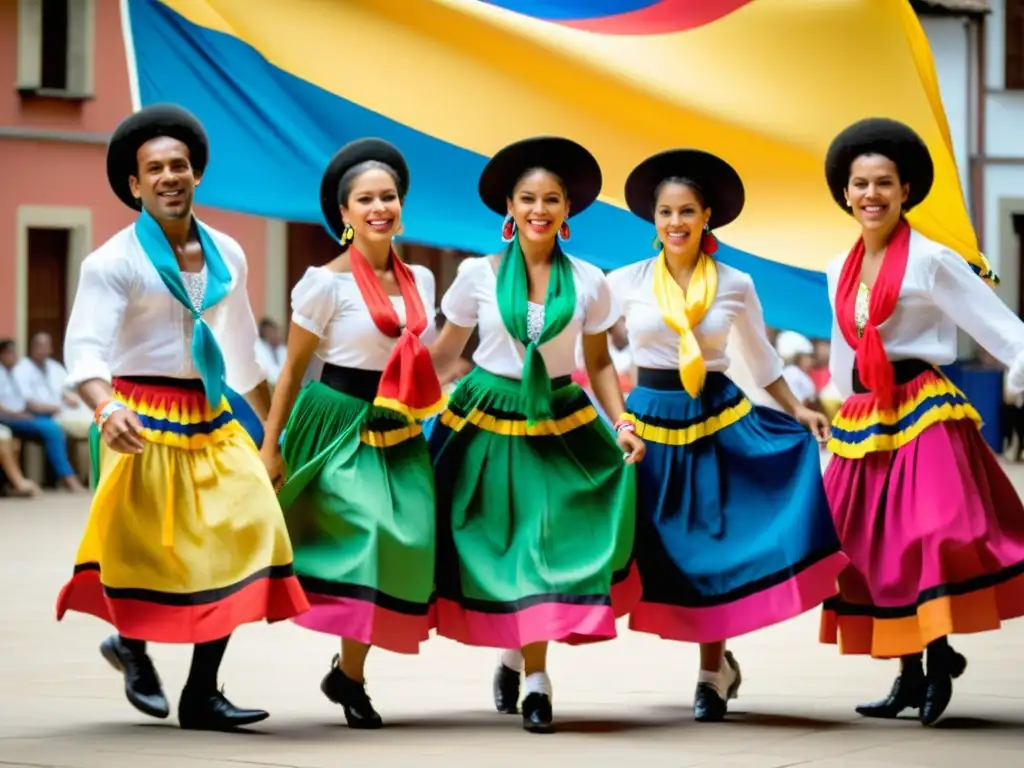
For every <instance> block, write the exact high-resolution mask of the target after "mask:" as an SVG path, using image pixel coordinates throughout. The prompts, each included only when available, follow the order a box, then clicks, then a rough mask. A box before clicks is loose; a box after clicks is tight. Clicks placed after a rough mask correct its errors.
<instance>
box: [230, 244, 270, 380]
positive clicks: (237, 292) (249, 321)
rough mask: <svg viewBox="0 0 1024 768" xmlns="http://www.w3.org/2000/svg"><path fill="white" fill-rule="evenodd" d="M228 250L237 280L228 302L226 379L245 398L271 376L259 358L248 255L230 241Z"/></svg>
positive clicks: (257, 330) (257, 333)
mask: <svg viewBox="0 0 1024 768" xmlns="http://www.w3.org/2000/svg"><path fill="white" fill-rule="evenodd" d="M228 246H229V247H230V251H231V253H232V256H233V257H234V258H233V262H234V266H235V270H236V277H235V284H234V285H233V286H232V287H231V292H230V293H229V294H228V295H227V297H226V298H225V299H224V301H225V302H226V306H225V309H226V310H227V312H226V315H227V317H226V323H225V326H224V328H225V331H226V334H227V335H228V336H229V337H230V340H229V341H228V343H227V344H221V349H222V350H223V352H224V374H225V376H224V377H225V379H227V383H228V386H229V387H231V388H232V389H233V390H235V392H238V393H239V394H240V395H244V394H246V393H247V392H252V390H254V389H256V387H258V386H259V385H260V383H261V382H263V381H264V380H265V379H266V378H267V375H266V372H265V371H264V370H263V366H261V365H260V363H259V359H258V358H257V357H256V342H257V341H258V340H259V328H258V327H257V326H256V317H255V316H254V315H253V312H252V304H251V303H250V302H249V287H248V284H249V266H248V264H247V263H246V260H245V251H243V250H242V246H241V245H239V244H238V243H237V242H235V241H234V240H228ZM225 250H227V249H225Z"/></svg>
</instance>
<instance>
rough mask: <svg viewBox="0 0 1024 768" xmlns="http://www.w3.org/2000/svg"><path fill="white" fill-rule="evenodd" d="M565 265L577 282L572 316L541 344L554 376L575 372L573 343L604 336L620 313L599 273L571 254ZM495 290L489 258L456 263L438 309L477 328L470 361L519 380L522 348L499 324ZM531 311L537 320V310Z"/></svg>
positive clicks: (459, 322)
mask: <svg viewBox="0 0 1024 768" xmlns="http://www.w3.org/2000/svg"><path fill="white" fill-rule="evenodd" d="M569 263H570V264H571V266H572V275H573V279H574V280H575V282H576V312H575V314H574V315H573V318H572V320H571V321H570V322H569V324H568V325H567V326H566V327H565V328H564V329H563V330H562V332H561V333H560V334H558V336H556V337H555V338H553V339H551V340H550V341H548V342H546V343H544V344H542V345H541V346H540V353H541V356H542V357H543V358H544V364H545V366H547V369H548V375H549V376H551V377H552V378H555V377H558V376H568V375H570V374H571V373H572V372H573V368H574V367H575V362H576V340H577V339H578V338H579V336H580V334H581V333H582V334H587V335H591V334H598V333H605V332H607V331H608V329H609V328H611V327H612V326H613V325H615V321H616V320H618V318H619V314H620V313H619V308H618V305H617V304H616V302H615V299H614V298H613V297H612V293H611V290H610V289H609V287H608V282H607V281H606V280H605V277H604V274H603V273H602V272H601V270H600V269H598V268H597V267H595V266H594V265H593V264H588V263H587V262H585V261H582V260H580V259H577V258H575V257H573V256H569ZM497 288H498V275H497V272H496V271H495V267H494V264H493V259H491V258H490V257H487V258H473V259H467V260H466V261H464V262H462V264H460V265H459V272H458V274H457V275H456V277H455V281H454V282H453V283H452V286H451V288H449V289H448V291H447V292H446V293H445V295H444V298H443V299H442V300H441V311H442V312H443V313H444V316H445V317H446V318H447V319H448V320H449V321H450V322H452V323H455V325H459V326H462V327H463V328H472V327H473V326H475V325H479V330H480V344H479V345H478V346H477V348H476V352H475V353H473V362H474V363H476V364H477V365H478V366H480V367H481V368H483V369H484V370H485V371H489V372H490V373H494V374H497V375H498V376H505V377H507V378H510V379H521V378H522V377H523V355H524V354H525V351H526V350H525V347H524V345H523V344H521V343H520V342H518V341H516V340H515V339H513V338H512V336H511V335H509V332H508V331H507V330H506V328H505V324H504V323H503V322H502V319H501V313H500V312H499V311H498V294H497ZM536 306H542V305H536ZM533 312H534V315H535V316H537V310H536V309H534V310H533Z"/></svg>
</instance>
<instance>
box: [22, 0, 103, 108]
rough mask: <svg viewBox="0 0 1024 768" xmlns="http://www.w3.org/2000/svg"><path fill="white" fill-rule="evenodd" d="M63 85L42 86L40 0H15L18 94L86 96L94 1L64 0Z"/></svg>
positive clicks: (91, 73)
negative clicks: (66, 43) (66, 70)
mask: <svg viewBox="0 0 1024 768" xmlns="http://www.w3.org/2000/svg"><path fill="white" fill-rule="evenodd" d="M67 54H68V64H67V66H68V72H67V86H66V87H65V88H44V87H43V83H42V80H43V0H18V76H17V88H18V91H19V92H20V93H21V94H22V96H37V97H52V98H63V99H81V100H84V99H89V98H91V97H92V96H93V94H94V92H95V86H96V63H95V60H96V1H95V0H68V51H67Z"/></svg>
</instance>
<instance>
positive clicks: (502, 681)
mask: <svg viewBox="0 0 1024 768" xmlns="http://www.w3.org/2000/svg"><path fill="white" fill-rule="evenodd" d="M521 677H522V676H521V675H520V674H519V673H518V672H516V670H514V669H511V668H509V667H506V666H505V665H504V664H498V668H497V669H496V670H494V708H495V709H496V710H498V711H499V712H500V713H501V714H503V715H516V714H518V713H519V681H520V679H521Z"/></svg>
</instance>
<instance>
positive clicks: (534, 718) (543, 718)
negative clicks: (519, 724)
mask: <svg viewBox="0 0 1024 768" xmlns="http://www.w3.org/2000/svg"><path fill="white" fill-rule="evenodd" d="M554 719H555V715H554V711H553V710H552V708H551V697H550V696H548V695H547V694H546V693H529V694H527V695H526V698H525V699H523V728H524V729H526V730H527V731H529V732H530V733H552V732H553V731H554V726H553V722H554Z"/></svg>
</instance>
